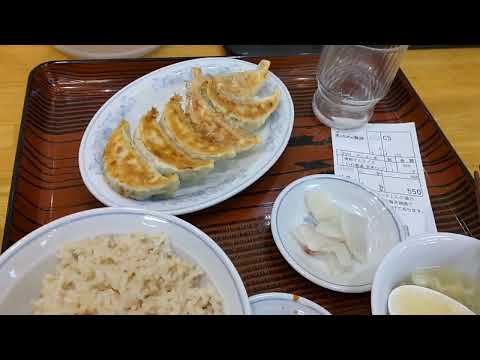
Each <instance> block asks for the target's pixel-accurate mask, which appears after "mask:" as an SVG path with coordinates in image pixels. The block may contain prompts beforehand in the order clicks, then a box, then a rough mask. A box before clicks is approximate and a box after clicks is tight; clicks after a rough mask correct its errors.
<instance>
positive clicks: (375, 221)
mask: <svg viewBox="0 0 480 360" xmlns="http://www.w3.org/2000/svg"><path fill="white" fill-rule="evenodd" d="M312 189H318V190H321V191H325V192H327V193H328V194H329V195H330V196H331V198H332V200H333V201H334V202H337V203H338V204H339V206H341V207H344V208H347V209H352V210H354V211H355V212H360V213H361V214H362V215H364V216H366V217H367V218H368V219H369V225H368V230H367V231H368V233H367V236H368V237H369V239H370V241H371V244H372V248H371V251H370V253H369V261H368V262H367V263H366V264H359V263H357V264H355V265H354V268H353V271H351V272H348V273H344V274H339V275H331V274H329V273H328V271H327V269H326V267H325V264H324V263H323V262H322V261H321V260H319V259H317V258H315V257H314V256H310V255H307V254H305V252H304V251H303V250H302V248H301V247H300V245H299V244H298V242H297V241H296V240H295V238H294V237H293V235H292V231H293V229H294V228H295V227H296V226H298V225H300V224H302V223H304V222H308V221H309V215H308V211H307V209H306V208H305V202H304V194H305V191H307V190H312ZM271 221H272V225H271V226H272V234H273V239H274V241H275V243H276V245H277V247H278V249H279V250H280V253H281V254H282V255H283V257H284V258H285V259H286V260H287V262H288V263H289V264H290V265H291V266H292V267H293V268H294V269H295V270H296V271H298V273H300V274H301V275H302V276H304V277H305V278H307V279H308V280H310V281H312V282H313V283H315V284H317V285H320V286H322V287H324V288H327V289H330V290H334V291H339V292H345V293H361V292H367V291H370V289H371V287H372V282H373V277H374V275H375V270H376V268H377V266H378V264H379V263H380V262H381V260H382V258H383V257H384V256H385V255H386V254H387V252H388V251H389V250H390V249H391V248H392V247H393V246H395V245H396V244H397V243H399V242H401V241H403V240H404V238H405V233H404V230H403V227H402V225H401V223H400V221H399V220H398V218H397V217H396V216H395V215H394V213H393V211H392V210H391V209H390V208H389V207H388V205H387V204H385V202H384V201H383V200H381V199H380V198H378V197H377V196H376V195H375V194H374V193H373V192H371V191H370V190H368V189H367V188H365V187H364V186H362V185H359V184H357V183H354V182H352V181H349V180H346V179H343V178H340V177H337V176H334V175H311V176H306V177H303V178H301V179H298V180H296V181H294V182H293V183H291V184H290V185H288V186H287V187H286V188H285V189H283V191H282V192H281V193H280V194H279V195H278V197H277V199H276V200H275V203H274V205H273V209H272V219H271Z"/></svg>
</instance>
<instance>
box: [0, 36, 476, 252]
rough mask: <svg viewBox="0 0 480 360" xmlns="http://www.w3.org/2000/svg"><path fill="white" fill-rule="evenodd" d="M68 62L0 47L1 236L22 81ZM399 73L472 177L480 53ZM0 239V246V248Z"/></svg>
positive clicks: (163, 50) (416, 64) (418, 61)
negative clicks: (45, 66)
mask: <svg viewBox="0 0 480 360" xmlns="http://www.w3.org/2000/svg"><path fill="white" fill-rule="evenodd" d="M225 54H226V52H225V50H224V48H223V47H222V46H221V45H168V46H162V47H160V48H159V49H158V50H156V51H154V52H152V53H151V54H148V55H147V56H149V57H172V56H178V57H187V56H218V55H225ZM65 59H70V58H69V57H68V56H66V55H64V54H63V53H61V52H59V51H57V50H56V49H55V48H53V47H51V46H46V45H27V46H23V45H22V46H17V45H3V46H0V78H1V79H2V81H1V82H0V108H1V109H2V111H3V116H2V117H1V119H0V137H1V139H3V141H2V142H0V162H1V164H2V166H1V168H0V234H3V228H4V222H5V215H6V209H7V203H8V195H9V192H10V183H11V177H12V170H13V162H14V158H15V150H16V147H17V139H18V131H19V127H20V120H21V114H22V108H23V102H24V98H25V90H26V84H27V78H28V75H29V73H30V71H31V70H32V69H33V68H34V67H35V66H36V65H38V64H40V63H42V62H45V61H50V60H65ZM402 69H403V71H404V72H405V74H406V75H407V77H408V78H409V80H410V81H411V83H412V85H413V86H414V88H415V89H416V91H417V93H418V94H419V95H420V97H421V98H422V100H423V101H424V103H425V105H426V106H427V108H428V109H429V110H430V112H431V113H432V114H433V116H434V118H435V119H436V120H437V122H438V123H439V125H440V127H441V128H442V130H443V131H444V133H445V135H446V136H447V138H448V139H449V141H450V142H451V143H452V145H453V147H454V148H455V149H456V151H457V153H458V155H459V156H460V157H461V159H462V160H463V161H464V163H465V165H466V166H467V168H468V169H469V170H470V171H472V172H473V169H474V168H475V167H476V166H478V163H479V161H480V160H479V156H478V154H479V153H480V142H479V141H477V140H476V136H475V134H476V133H477V131H476V129H477V128H478V125H477V118H478V117H480V105H479V104H478V99H479V98H480V49H476V48H465V49H434V50H410V51H409V52H408V53H407V56H406V58H405V60H404V62H403V64H402ZM1 241H2V240H1V238H0V245H1Z"/></svg>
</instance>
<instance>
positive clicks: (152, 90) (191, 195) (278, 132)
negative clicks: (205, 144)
mask: <svg viewBox="0 0 480 360" xmlns="http://www.w3.org/2000/svg"><path fill="white" fill-rule="evenodd" d="M193 67H200V68H201V69H202V71H203V72H204V73H205V74H212V75H214V74H225V73H230V72H237V71H246V70H254V69H256V68H257V65H256V64H253V63H249V62H246V61H242V60H238V59H231V58H202V59H194V60H188V61H182V62H179V63H176V64H173V65H169V66H166V67H164V68H161V69H158V70H156V71H153V72H151V73H149V74H147V75H145V76H143V77H141V78H139V79H137V80H135V81H133V82H132V83H130V84H128V85H127V86H125V87H124V88H123V89H121V90H119V91H118V92H117V93H116V94H115V95H113V96H112V97H111V98H110V99H109V100H108V101H107V102H106V103H105V104H104V105H103V106H102V107H101V108H100V109H99V110H98V111H97V113H96V114H95V115H94V117H93V119H92V120H91V121H90V123H89V125H88V127H87V129H86V130H85V133H84V135H83V137H82V142H81V144H80V149H79V159H78V161H79V167H80V174H81V176H82V180H83V182H84V183H85V185H86V187H87V188H88V190H89V191H90V192H91V193H92V195H93V196H95V197H96V198H97V199H98V200H99V201H101V202H102V203H103V204H105V205H107V206H115V207H130V208H132V207H133V208H142V209H148V210H155V211H161V212H164V213H167V214H171V215H181V214H188V213H191V212H195V211H198V210H202V209H205V208H208V207H210V206H213V205H216V204H218V203H220V202H222V201H224V200H227V199H228V198H230V197H232V196H234V195H236V194H237V193H239V192H240V191H242V190H244V189H245V188H247V187H248V186H250V185H251V184H253V183H254V182H255V181H257V180H258V179H259V178H260V177H261V176H262V175H263V174H265V173H266V172H267V171H268V170H269V169H270V168H271V167H272V166H273V165H274V164H275V162H276V161H277V160H278V158H279V157H280V156H281V155H282V153H283V151H284V150H285V148H286V146H287V144H288V141H289V139H290V135H291V133H292V129H293V122H294V108H293V101H292V98H291V96H290V93H289V92H288V89H287V87H286V86H285V85H284V84H283V82H282V81H281V80H280V79H279V78H278V77H276V76H275V75H274V74H273V73H269V76H268V79H267V81H266V83H265V85H264V87H263V88H262V89H261V90H260V93H259V95H260V96H264V95H266V94H271V93H272V92H273V91H274V89H275V88H278V89H280V92H281V99H280V104H279V105H278V108H277V109H276V110H275V112H274V113H273V114H272V115H270V118H269V119H268V121H267V122H266V124H265V125H264V126H263V127H262V128H261V129H260V130H258V131H257V134H258V135H259V136H260V137H261V139H262V143H261V144H259V145H258V146H256V147H255V148H254V149H252V150H250V151H248V152H245V153H242V154H239V155H238V156H237V157H235V158H234V159H231V160H220V161H216V162H215V169H214V170H213V171H212V172H211V173H210V174H209V175H208V176H207V177H206V178H205V179H204V180H202V181H200V182H198V183H195V184H186V183H182V184H180V188H179V189H178V190H177V192H176V193H175V195H174V196H173V197H172V198H168V199H165V198H162V199H154V198H152V199H147V200H144V201H139V200H134V199H130V198H127V197H124V196H122V195H120V194H118V193H117V192H115V191H114V190H113V189H112V188H111V187H110V186H109V185H108V184H107V182H106V181H105V177H104V176H103V160H102V157H103V150H104V148H105V145H106V143H107V141H108V139H109V137H110V134H111V133H112V131H113V130H114V129H115V128H116V127H117V126H118V124H119V122H120V120H121V119H125V120H127V121H128V122H129V123H130V127H131V129H132V132H133V131H135V129H136V128H137V126H138V123H139V121H140V118H141V117H142V116H143V115H144V114H145V113H146V112H147V111H148V110H149V109H150V108H151V107H152V106H156V107H157V109H158V111H160V112H163V108H164V105H165V104H166V102H167V101H168V100H169V99H170V97H171V96H172V95H174V94H179V95H185V93H186V88H185V85H186V83H187V81H190V80H191V79H192V68H193Z"/></svg>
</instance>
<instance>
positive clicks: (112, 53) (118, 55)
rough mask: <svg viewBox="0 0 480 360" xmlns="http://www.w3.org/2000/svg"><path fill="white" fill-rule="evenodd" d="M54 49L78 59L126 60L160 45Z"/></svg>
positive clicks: (58, 46) (63, 47)
mask: <svg viewBox="0 0 480 360" xmlns="http://www.w3.org/2000/svg"><path fill="white" fill-rule="evenodd" d="M55 47H56V48H57V49H58V50H60V51H61V52H64V53H65V54H67V55H70V56H73V57H75V58H79V59H127V58H139V57H142V56H143V55H145V54H148V53H150V52H152V51H153V50H156V49H157V48H158V47H160V45H55Z"/></svg>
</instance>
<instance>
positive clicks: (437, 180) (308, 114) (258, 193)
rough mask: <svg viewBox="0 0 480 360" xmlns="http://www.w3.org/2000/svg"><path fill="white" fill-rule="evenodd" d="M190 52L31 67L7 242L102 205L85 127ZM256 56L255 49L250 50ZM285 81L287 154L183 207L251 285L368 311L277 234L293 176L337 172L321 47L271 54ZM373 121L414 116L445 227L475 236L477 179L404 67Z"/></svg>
mask: <svg viewBox="0 0 480 360" xmlns="http://www.w3.org/2000/svg"><path fill="white" fill-rule="evenodd" d="M181 60H185V59H168V60H167V59H144V60H114V61H103V60H102V61H61V62H49V63H45V64H42V65H40V66H38V67H37V68H35V69H34V70H33V71H32V73H31V74H30V78H29V82H28V88H27V94H26V100H25V108H24V111H23V119H22V127H21V132H20V139H19V144H18V151H17V157H16V162H15V169H14V176H13V183H12V190H11V196H10V202H9V208H8V215H7V222H6V225H5V234H4V239H3V249H2V251H4V250H5V249H6V248H7V247H9V246H10V245H12V244H13V243H14V242H15V241H17V240H19V239H20V238H21V237H23V236H24V235H26V234H28V233H29V232H31V231H33V230H35V229H36V228H38V227H39V226H42V225H44V224H46V223H48V222H50V221H52V220H54V219H57V218H59V217H62V216H65V215H68V214H71V213H74V212H78V211H82V210H87V209H91V208H96V207H102V206H103V205H102V204H101V203H100V202H98V201H97V200H96V199H95V198H94V197H93V196H92V195H91V194H90V193H89V192H88V190H87V188H86V187H85V185H84V184H83V181H82V179H81V177H80V171H79V168H78V148H79V145H80V141H81V138H82V134H83V132H84V130H85V128H86V127H87V125H88V122H89V121H90V119H91V118H92V117H93V115H94V114H95V112H96V111H97V110H98V109H99V108H100V106H101V105H102V104H103V103H104V102H105V101H106V100H108V99H109V98H110V97H111V96H112V95H113V94H115V93H116V92H117V91H118V90H120V89H121V88H122V87H123V86H125V85H127V84H128V83H130V82H131V81H133V80H135V79H137V78H139V77H140V76H142V75H145V74H146V73H148V72H150V71H153V70H156V69H158V68H161V67H163V66H166V65H170V64H172V63H174V62H178V61H181ZM246 60H247V61H252V62H255V63H257V62H258V61H259V60H260V59H258V58H246ZM270 60H271V62H272V65H271V70H272V71H273V72H274V73H275V74H276V75H277V76H278V77H280V78H281V79H282V80H283V82H284V83H285V85H286V86H287V87H288V89H289V91H290V93H291V95H292V98H293V102H294V105H295V126H294V129H293V133H292V136H291V139H290V142H289V144H288V147H287V148H286V150H285V152H284V153H283V155H282V156H281V157H280V159H279V160H278V162H277V163H276V164H275V165H274V166H273V167H272V169H270V171H269V172H267V173H266V174H265V175H264V176H263V177H262V178H260V179H259V180H258V181H257V182H256V183H254V184H253V185H252V186H250V187H249V188H247V189H246V190H244V191H242V192H241V193H239V194H238V195H236V196H234V197H233V198H231V199H229V200H227V201H225V202H223V203H221V204H219V205H216V206H213V207H211V208H209V209H206V210H203V211H200V212H198V213H195V214H191V215H187V216H182V218H184V219H185V220H187V221H189V222H190V223H192V224H194V225H195V226H198V227H199V228H200V229H202V230H203V231H204V232H206V233H207V234H208V235H209V236H211V237H212V238H213V239H214V240H215V241H216V242H217V243H218V244H219V245H220V246H221V247H222V248H223V249H224V250H225V252H226V253H227V254H228V256H229V257H230V258H231V260H232V261H233V263H234V264H235V266H236V267H237V269H238V271H239V272H240V275H241V276H242V279H243V281H244V283H245V286H246V288H247V291H248V294H249V295H254V294H257V293H262V292H269V291H280V292H289V293H296V294H298V295H301V296H304V297H306V298H308V299H311V300H313V301H316V302H318V303H319V304H321V305H322V306H324V307H325V308H326V309H327V310H329V311H330V312H332V313H333V314H369V313H370V293H364V294H341V293H335V292H333V291H330V290H326V289H323V288H321V287H319V286H317V285H315V284H313V283H311V282H310V281H308V280H306V279H304V278H303V277H301V276H300V275H299V274H297V273H296V272H295V271H294V270H293V269H292V268H291V267H290V266H289V265H288V264H287V262H286V261H285V260H284V259H283V258H282V256H281V255H280V252H279V251H278V250H277V248H276V246H275V243H274V241H273V239H272V235H271V231H270V213H271V209H272V205H273V202H274V200H275V198H276V197H277V195H278V194H279V192H280V191H281V190H282V189H283V188H284V187H285V186H286V185H288V184H289V183H291V182H292V181H294V180H296V179H298V178H300V177H303V176H306V175H312V174H318V173H333V158H332V147H331V138H330V129H329V128H327V127H325V126H323V125H321V124H320V123H319V122H318V121H317V120H316V118H315V117H314V115H313V113H312V109H311V100H312V96H313V93H314V91H315V87H316V80H315V67H316V64H317V62H318V57H317V56H297V57H278V58H270ZM373 121H375V122H387V123H398V122H415V124H416V127H417V134H418V139H419V143H420V149H421V152H422V158H423V164H424V167H425V172H426V179H427V184H428V189H429V193H430V197H431V202H432V206H433V211H434V214H435V218H436V222H437V227H438V230H439V231H447V232H455V233H460V234H467V235H470V236H475V237H478V236H479V235H480V222H479V219H478V214H477V211H476V210H477V209H476V203H475V193H474V183H473V179H472V177H471V175H470V173H469V172H468V171H467V169H466V168H465V166H464V165H463V163H462V162H461V160H460V159H459V158H458V156H457V154H456V153H455V150H454V149H453V148H452V146H451V145H450V143H449V142H448V140H447V139H446V138H445V136H444V134H443V133H442V131H441V130H440V129H439V127H438V125H437V123H436V122H435V120H434V119H433V117H432V115H431V114H430V113H429V112H428V110H427V109H426V108H425V106H424V104H423V103H422V101H421V100H420V98H419V97H418V96H417V94H416V93H415V90H414V89H413V88H412V86H411V85H410V83H409V82H408V80H407V79H406V77H405V75H404V74H403V73H402V72H400V73H399V74H398V76H397V78H396V79H395V81H394V83H393V85H392V87H391V90H390V92H389V94H388V96H387V97H386V98H385V99H384V100H383V101H382V102H380V103H379V104H378V106H377V108H376V112H375V115H374V119H373Z"/></svg>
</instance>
